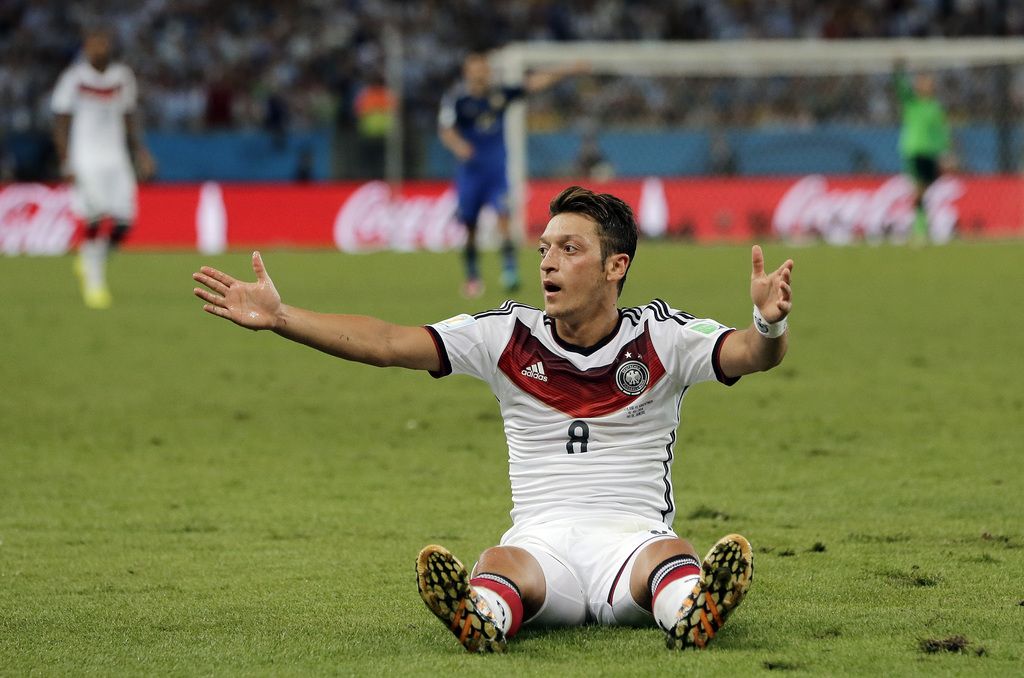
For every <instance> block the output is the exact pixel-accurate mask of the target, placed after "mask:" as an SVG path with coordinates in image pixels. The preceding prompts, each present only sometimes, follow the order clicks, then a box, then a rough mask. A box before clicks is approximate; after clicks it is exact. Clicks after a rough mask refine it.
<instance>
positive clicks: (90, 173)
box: [71, 162, 136, 224]
mask: <svg viewBox="0 0 1024 678" xmlns="http://www.w3.org/2000/svg"><path fill="white" fill-rule="evenodd" d="M71 207H72V210H73V211H74V212H75V214H76V215H78V216H79V217H80V218H81V219H82V220H84V221H86V222H92V221H98V220H99V219H102V218H103V217H110V218H111V219H113V220H114V221H117V222H122V223H127V224H131V223H132V222H133V221H135V214H136V184H135V172H134V170H133V169H132V166H131V164H129V163H125V162H115V163H102V164H101V163H81V166H80V167H76V168H75V190H74V193H73V197H72V205H71Z"/></svg>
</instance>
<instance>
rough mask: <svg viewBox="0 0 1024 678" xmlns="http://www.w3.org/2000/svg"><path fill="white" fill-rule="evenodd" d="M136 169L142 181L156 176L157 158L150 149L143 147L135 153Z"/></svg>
mask: <svg viewBox="0 0 1024 678" xmlns="http://www.w3.org/2000/svg"><path fill="white" fill-rule="evenodd" d="M135 170H136V171H137V172H138V173H139V180H140V181H149V180H150V179H152V178H153V177H155V176H156V160H155V159H154V158H153V156H152V155H150V153H149V151H147V150H145V149H143V150H141V151H139V152H138V153H136V154H135Z"/></svg>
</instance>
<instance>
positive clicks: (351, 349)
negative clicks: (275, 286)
mask: <svg viewBox="0 0 1024 678" xmlns="http://www.w3.org/2000/svg"><path fill="white" fill-rule="evenodd" d="M410 330H415V331H417V332H422V333H423V337H422V342H419V343H420V344H425V343H427V342H430V339H429V336H428V335H427V334H426V332H425V331H424V330H423V329H422V328H408V327H401V326H398V325H394V324H392V323H388V322H385V321H383V320H380V319H378V318H371V317H368V316H357V315H336V314H329V313H317V312H315V311H308V310H305V309H301V308H296V307H294V306H287V305H284V304H282V305H281V310H280V311H279V312H278V314H277V323H276V326H275V327H274V332H275V333H277V334H279V335H280V336H282V337H285V338H286V339H291V340H292V341H295V342H298V343H300V344H305V345H306V346H309V347H311V348H315V349H317V350H318V351H323V352H324V353H327V354H330V355H333V356H336V357H338V358H342V359H344V360H352V361H355V362H360V363H365V364H367V365H374V366H376V367H407V368H410V369H424V370H437V369H439V368H440V360H439V358H438V357H437V355H436V351H435V350H433V349H432V348H431V349H430V350H423V347H422V345H421V346H418V347H417V349H418V350H411V349H410V347H409V345H408V344H409V342H408V341H407V337H406V338H405V339H406V340H403V336H402V335H403V333H404V334H405V335H408V333H409V331H410Z"/></svg>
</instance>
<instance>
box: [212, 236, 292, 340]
mask: <svg viewBox="0 0 1024 678" xmlns="http://www.w3.org/2000/svg"><path fill="white" fill-rule="evenodd" d="M252 270H253V272H254V273H256V282H251V283H250V282H242V281H241V280H235V279H234V278H232V277H231V276H230V275H228V274H227V273H224V272H223V271H218V270H217V269H215V268H211V267H210V266H203V267H202V268H200V269H199V271H198V272H196V273H193V274H192V279H193V280H195V281H196V282H198V283H201V284H203V285H205V286H206V287H208V288H210V289H209V290H204V289H203V288H201V287H196V288H193V290H192V292H193V293H194V294H195V295H196V296H197V297H199V298H200V299H202V300H203V301H205V302H206V303H205V304H203V310H204V311H206V312H207V313H209V314H211V315H216V316H220V317H221V318H227V319H228V320H230V321H231V322H233V323H235V324H236V325H239V326H241V327H245V328H246V329H250V330H272V329H275V328H276V327H277V324H278V317H279V314H280V311H281V307H282V304H281V295H280V294H278V293H277V288H276V287H274V281H273V280H271V279H270V275H268V274H267V268H266V266H264V265H263V257H261V256H260V253H259V252H253V253H252Z"/></svg>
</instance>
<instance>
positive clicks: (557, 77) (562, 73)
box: [523, 63, 588, 93]
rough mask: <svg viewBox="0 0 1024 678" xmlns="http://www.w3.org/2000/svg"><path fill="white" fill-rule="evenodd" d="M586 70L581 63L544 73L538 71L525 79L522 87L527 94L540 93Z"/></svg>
mask: <svg viewBox="0 0 1024 678" xmlns="http://www.w3.org/2000/svg"><path fill="white" fill-rule="evenodd" d="M587 68H588V67H587V66H586V65H585V64H583V63H574V64H567V65H565V66H559V67H557V68H551V69H548V70H546V71H538V72H536V73H532V74H530V75H529V76H528V77H527V78H526V82H525V83H523V86H524V88H525V89H526V91H527V92H531V93H532V92H541V91H543V90H546V89H548V88H551V87H554V86H555V85H557V84H558V83H560V82H561V81H563V80H565V79H566V78H568V77H569V76H572V75H579V74H580V73H583V72H585V71H586V70H587Z"/></svg>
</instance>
